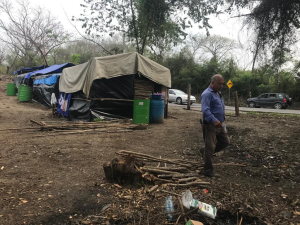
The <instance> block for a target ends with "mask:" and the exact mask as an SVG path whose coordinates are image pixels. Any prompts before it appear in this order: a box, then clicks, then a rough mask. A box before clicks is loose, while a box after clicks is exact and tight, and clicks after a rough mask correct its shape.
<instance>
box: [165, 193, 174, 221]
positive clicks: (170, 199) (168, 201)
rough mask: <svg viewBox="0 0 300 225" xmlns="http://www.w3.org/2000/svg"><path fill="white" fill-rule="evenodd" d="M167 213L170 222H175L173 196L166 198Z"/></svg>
mask: <svg viewBox="0 0 300 225" xmlns="http://www.w3.org/2000/svg"><path fill="white" fill-rule="evenodd" d="M165 207H166V212H167V214H168V218H169V220H170V221H172V220H173V212H174V204H173V197H172V196H167V197H166V203H165Z"/></svg>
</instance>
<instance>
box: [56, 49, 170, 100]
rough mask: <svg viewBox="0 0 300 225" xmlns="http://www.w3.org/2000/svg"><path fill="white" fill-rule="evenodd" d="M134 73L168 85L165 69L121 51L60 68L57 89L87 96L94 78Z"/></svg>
mask: <svg viewBox="0 0 300 225" xmlns="http://www.w3.org/2000/svg"><path fill="white" fill-rule="evenodd" d="M137 72H140V73H141V74H142V75H143V76H145V77H146V78H148V79H150V80H152V81H153V82H155V83H158V84H161V85H163V86H165V87H168V88H170V87H171V73H170V70H169V69H167V68H166V67H164V66H162V65H160V64H158V63H156V62H154V61H152V60H150V59H148V58H146V57H144V56H142V55H140V54H138V53H124V54H119V55H111V56H105V57H96V58H93V59H91V60H90V61H89V62H86V63H83V64H80V65H78V66H74V67H70V68H66V69H64V70H63V72H62V75H61V77H60V80H59V91H60V92H65V93H74V92H77V91H81V90H82V91H83V93H84V94H85V95H86V96H89V93H90V89H91V86H92V83H93V81H94V80H96V79H102V78H105V79H110V78H114V77H119V76H123V75H132V74H136V73H137Z"/></svg>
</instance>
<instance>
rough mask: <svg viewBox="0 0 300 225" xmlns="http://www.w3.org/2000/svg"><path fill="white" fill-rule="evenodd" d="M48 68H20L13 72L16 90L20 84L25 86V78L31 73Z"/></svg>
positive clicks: (44, 66)
mask: <svg viewBox="0 0 300 225" xmlns="http://www.w3.org/2000/svg"><path fill="white" fill-rule="evenodd" d="M47 67H48V66H46V65H42V66H35V67H27V68H21V69H19V70H16V71H14V73H13V74H14V84H15V86H16V90H18V87H19V85H20V84H25V76H26V75H27V74H28V73H30V72H33V71H37V70H41V69H45V68H47Z"/></svg>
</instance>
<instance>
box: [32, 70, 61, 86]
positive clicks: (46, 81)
mask: <svg viewBox="0 0 300 225" xmlns="http://www.w3.org/2000/svg"><path fill="white" fill-rule="evenodd" d="M60 75H61V73H59V74H53V75H52V76H50V77H47V78H43V79H39V80H35V81H34V82H33V84H47V85H49V86H50V85H52V84H56V83H57V77H58V76H60Z"/></svg>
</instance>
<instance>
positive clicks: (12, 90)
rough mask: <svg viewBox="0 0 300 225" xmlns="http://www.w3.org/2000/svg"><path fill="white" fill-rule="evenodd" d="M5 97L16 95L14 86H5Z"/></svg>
mask: <svg viewBox="0 0 300 225" xmlns="http://www.w3.org/2000/svg"><path fill="white" fill-rule="evenodd" d="M6 95H7V96H15V95H16V86H15V84H12V83H7V84H6Z"/></svg>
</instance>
